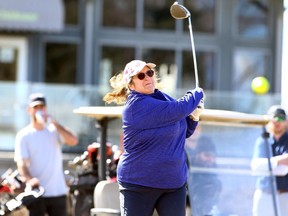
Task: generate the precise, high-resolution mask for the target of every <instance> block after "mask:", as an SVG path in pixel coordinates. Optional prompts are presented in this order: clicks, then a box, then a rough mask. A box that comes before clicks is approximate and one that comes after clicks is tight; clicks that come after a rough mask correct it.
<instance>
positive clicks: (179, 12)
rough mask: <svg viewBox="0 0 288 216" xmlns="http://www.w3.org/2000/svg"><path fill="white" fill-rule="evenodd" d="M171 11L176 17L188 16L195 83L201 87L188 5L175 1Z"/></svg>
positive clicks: (184, 17) (183, 17)
mask: <svg viewBox="0 0 288 216" xmlns="http://www.w3.org/2000/svg"><path fill="white" fill-rule="evenodd" d="M170 13H171V16H172V17H173V18H174V19H186V18H188V21H189V32H190V40H191V46H192V55H193V56H192V57H193V63H194V72H195V84H196V88H198V87H199V78H198V67H197V61H196V54H195V45H194V37H193V31H192V21H191V14H190V12H189V11H188V9H187V8H186V7H184V6H183V5H180V4H178V2H177V1H176V2H174V4H173V5H171V7H170Z"/></svg>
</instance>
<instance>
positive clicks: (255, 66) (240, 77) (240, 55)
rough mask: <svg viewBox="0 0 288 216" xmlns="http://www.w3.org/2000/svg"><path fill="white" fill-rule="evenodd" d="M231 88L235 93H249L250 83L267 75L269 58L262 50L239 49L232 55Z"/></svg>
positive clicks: (269, 66)
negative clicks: (257, 77) (232, 73)
mask: <svg viewBox="0 0 288 216" xmlns="http://www.w3.org/2000/svg"><path fill="white" fill-rule="evenodd" d="M233 65H234V70H233V71H234V75H233V82H232V83H233V85H232V88H233V90H235V91H239V90H241V91H250V89H251V88H250V86H251V81H252V80H253V78H255V77H256V76H266V75H267V74H269V71H270V68H271V65H270V56H269V55H268V53H265V52H263V51H262V50H252V49H251V50H248V49H246V50H244V49H239V50H236V51H235V53H234V64H233Z"/></svg>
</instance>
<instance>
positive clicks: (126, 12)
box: [102, 0, 136, 28]
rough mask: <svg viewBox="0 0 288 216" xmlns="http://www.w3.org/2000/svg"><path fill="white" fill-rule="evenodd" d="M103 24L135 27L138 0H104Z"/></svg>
mask: <svg viewBox="0 0 288 216" xmlns="http://www.w3.org/2000/svg"><path fill="white" fill-rule="evenodd" d="M102 22H103V24H102V25H103V26H106V27H129V28H134V27H135V23H136V0H117V1H115V0H105V1H103V18H102Z"/></svg>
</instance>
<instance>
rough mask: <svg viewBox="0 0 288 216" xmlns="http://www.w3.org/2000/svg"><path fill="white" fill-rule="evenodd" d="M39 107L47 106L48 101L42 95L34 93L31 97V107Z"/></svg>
mask: <svg viewBox="0 0 288 216" xmlns="http://www.w3.org/2000/svg"><path fill="white" fill-rule="evenodd" d="M37 105H44V106H46V99H45V96H44V95H43V94H42V93H33V94H31V95H30V96H29V106H30V107H35V106H37Z"/></svg>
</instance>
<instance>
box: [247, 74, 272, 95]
mask: <svg viewBox="0 0 288 216" xmlns="http://www.w3.org/2000/svg"><path fill="white" fill-rule="evenodd" d="M251 88H252V91H253V92H254V93H255V94H259V95H263V94H266V93H267V92H268V91H269V89H270V84H269V81H268V80H267V78H266V77H263V76H259V77H255V78H254V79H253V80H252V83H251Z"/></svg>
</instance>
